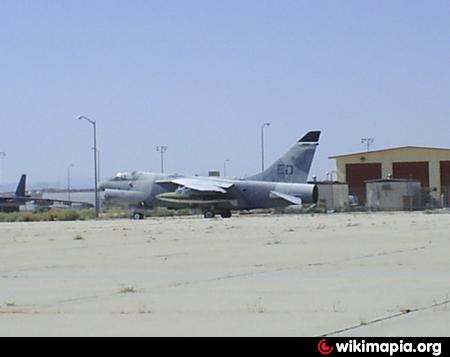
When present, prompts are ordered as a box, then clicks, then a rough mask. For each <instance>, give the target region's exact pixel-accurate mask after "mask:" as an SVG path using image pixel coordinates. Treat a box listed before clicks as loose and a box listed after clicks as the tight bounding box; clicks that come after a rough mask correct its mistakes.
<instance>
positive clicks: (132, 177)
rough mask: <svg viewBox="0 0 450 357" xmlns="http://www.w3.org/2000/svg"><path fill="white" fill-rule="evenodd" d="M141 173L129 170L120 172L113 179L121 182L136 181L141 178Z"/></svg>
mask: <svg viewBox="0 0 450 357" xmlns="http://www.w3.org/2000/svg"><path fill="white" fill-rule="evenodd" d="M139 176H140V175H139V173H138V172H136V171H133V172H131V173H129V172H119V173H118V174H117V175H116V176H114V177H113V178H112V179H111V181H116V182H121V181H136V180H138V179H139Z"/></svg>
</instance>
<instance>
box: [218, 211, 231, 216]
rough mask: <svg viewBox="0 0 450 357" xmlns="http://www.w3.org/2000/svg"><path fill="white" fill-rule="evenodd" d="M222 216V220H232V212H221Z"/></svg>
mask: <svg viewBox="0 0 450 357" xmlns="http://www.w3.org/2000/svg"><path fill="white" fill-rule="evenodd" d="M220 215H221V216H222V218H231V211H228V210H227V211H223V212H220Z"/></svg>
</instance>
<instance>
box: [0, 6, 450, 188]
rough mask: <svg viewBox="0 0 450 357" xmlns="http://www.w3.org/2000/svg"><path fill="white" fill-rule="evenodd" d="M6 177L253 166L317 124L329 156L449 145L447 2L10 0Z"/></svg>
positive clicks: (2, 140) (5, 9) (3, 74)
mask: <svg viewBox="0 0 450 357" xmlns="http://www.w3.org/2000/svg"><path fill="white" fill-rule="evenodd" d="M0 98H1V101H0V103H1V105H0V151H5V152H6V153H7V157H6V159H5V160H4V168H5V170H4V175H3V176H4V182H15V181H17V180H18V178H19V175H20V174H22V173H27V174H28V175H29V180H30V181H31V182H32V183H33V182H34V183H36V182H61V183H64V182H65V180H66V172H67V167H68V165H69V164H71V163H73V164H74V165H75V167H74V169H73V170H72V171H73V177H74V178H73V179H74V181H76V182H78V183H79V184H83V183H86V182H87V183H88V184H89V183H90V182H91V177H92V166H93V164H92V151H91V147H92V135H91V133H92V130H91V127H90V126H89V124H88V123H86V122H80V121H78V120H77V119H76V118H77V116H78V115H86V116H88V117H90V118H92V119H95V120H96V121H97V123H98V130H99V148H100V151H101V170H102V176H103V177H107V176H111V175H112V174H114V173H115V172H116V171H121V170H148V171H157V170H159V156H158V153H157V152H156V150H155V147H156V146H157V145H167V146H169V151H168V152H167V155H166V168H167V171H170V172H176V173H186V174H196V173H198V174H205V173H206V172H207V171H208V170H210V169H220V170H221V169H222V167H223V162H224V161H225V160H226V159H229V160H230V162H229V163H228V174H230V175H236V176H244V175H250V174H253V173H256V172H257V171H258V169H259V168H260V166H261V163H260V136H259V135H260V134H259V133H260V126H261V124H262V123H264V122H271V123H272V125H271V127H270V128H268V129H266V134H267V136H266V144H267V146H266V151H267V155H266V156H267V161H266V165H267V164H269V162H270V161H273V160H274V159H276V158H277V157H279V156H280V155H281V154H283V153H284V152H285V151H286V150H287V149H288V148H289V147H290V146H291V145H292V144H293V143H294V142H295V141H296V140H297V139H299V138H300V137H301V136H302V135H303V134H304V133H305V132H306V131H308V130H310V129H321V130H323V137H322V142H321V146H320V148H319V150H318V153H317V156H316V160H315V163H314V166H313V169H312V172H311V175H317V176H318V177H319V178H325V172H326V171H329V170H333V169H334V162H333V161H331V160H328V156H330V155H333V154H340V153H348V152H353V151H361V150H363V149H364V147H363V146H362V145H361V142H360V139H361V138H362V137H367V136H370V137H374V138H375V145H374V148H384V147H391V146H400V145H426V146H439V147H450V140H449V135H450V134H449V133H450V1H448V0H447V1H441V0H429V1H425V0H421V1H418V0H366V1H364V0H341V1H339V0H328V1H326V0H309V1H304V0H270V1H269V0H158V1H156V0H107V1H106V0H0Z"/></svg>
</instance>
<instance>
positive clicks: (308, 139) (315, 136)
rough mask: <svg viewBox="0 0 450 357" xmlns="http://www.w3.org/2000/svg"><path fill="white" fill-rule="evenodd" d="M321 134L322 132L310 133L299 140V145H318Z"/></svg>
mask: <svg viewBox="0 0 450 357" xmlns="http://www.w3.org/2000/svg"><path fill="white" fill-rule="evenodd" d="M321 133H322V132H320V131H310V132H309V133H308V134H306V135H305V136H304V137H303V138H301V139H300V140H299V143H318V142H319V139H320V134H321Z"/></svg>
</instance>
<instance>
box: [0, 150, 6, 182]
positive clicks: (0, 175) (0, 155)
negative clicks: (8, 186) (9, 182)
mask: <svg viewBox="0 0 450 357" xmlns="http://www.w3.org/2000/svg"><path fill="white" fill-rule="evenodd" d="M5 157H6V152H3V151H1V152H0V159H2V164H1V167H0V170H1V172H0V184H3V171H4V162H5Z"/></svg>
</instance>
